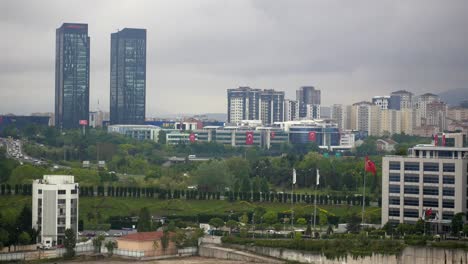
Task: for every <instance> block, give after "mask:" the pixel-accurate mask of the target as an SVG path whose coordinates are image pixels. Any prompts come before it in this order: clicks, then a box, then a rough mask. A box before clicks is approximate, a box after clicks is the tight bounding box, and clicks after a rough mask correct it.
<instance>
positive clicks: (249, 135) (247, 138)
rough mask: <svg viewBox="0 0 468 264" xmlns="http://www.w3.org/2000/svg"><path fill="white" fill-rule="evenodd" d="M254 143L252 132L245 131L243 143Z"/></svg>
mask: <svg viewBox="0 0 468 264" xmlns="http://www.w3.org/2000/svg"><path fill="white" fill-rule="evenodd" d="M253 143H254V137H253V132H252V131H249V132H246V133H245V144H246V145H252V144H253Z"/></svg>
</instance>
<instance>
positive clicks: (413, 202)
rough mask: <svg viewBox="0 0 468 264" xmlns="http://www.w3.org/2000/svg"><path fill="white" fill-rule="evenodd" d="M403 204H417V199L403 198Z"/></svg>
mask: <svg viewBox="0 0 468 264" xmlns="http://www.w3.org/2000/svg"><path fill="white" fill-rule="evenodd" d="M405 205H411V206H418V205H419V200H418V199H415V198H405Z"/></svg>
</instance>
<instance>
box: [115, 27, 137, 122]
mask: <svg viewBox="0 0 468 264" xmlns="http://www.w3.org/2000/svg"><path fill="white" fill-rule="evenodd" d="M145 113H146V29H135V28H124V29H123V30H121V31H118V32H116V33H112V34H111V79H110V123H111V124H143V123H144V121H145Z"/></svg>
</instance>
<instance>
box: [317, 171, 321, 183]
mask: <svg viewBox="0 0 468 264" xmlns="http://www.w3.org/2000/svg"><path fill="white" fill-rule="evenodd" d="M319 183H320V172H319V169H317V185H319Z"/></svg>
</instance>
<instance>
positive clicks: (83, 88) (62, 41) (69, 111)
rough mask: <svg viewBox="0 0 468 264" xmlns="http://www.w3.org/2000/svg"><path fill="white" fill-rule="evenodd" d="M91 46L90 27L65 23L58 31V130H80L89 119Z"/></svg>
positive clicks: (56, 51)
mask: <svg viewBox="0 0 468 264" xmlns="http://www.w3.org/2000/svg"><path fill="white" fill-rule="evenodd" d="M89 44H90V39H89V36H88V25H87V24H71V23H64V24H63V25H62V26H61V27H60V28H58V29H57V31H56V48H55V126H56V127H58V128H65V129H69V128H77V127H79V126H80V125H79V121H80V120H88V118H89V52H90V49H89Z"/></svg>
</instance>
